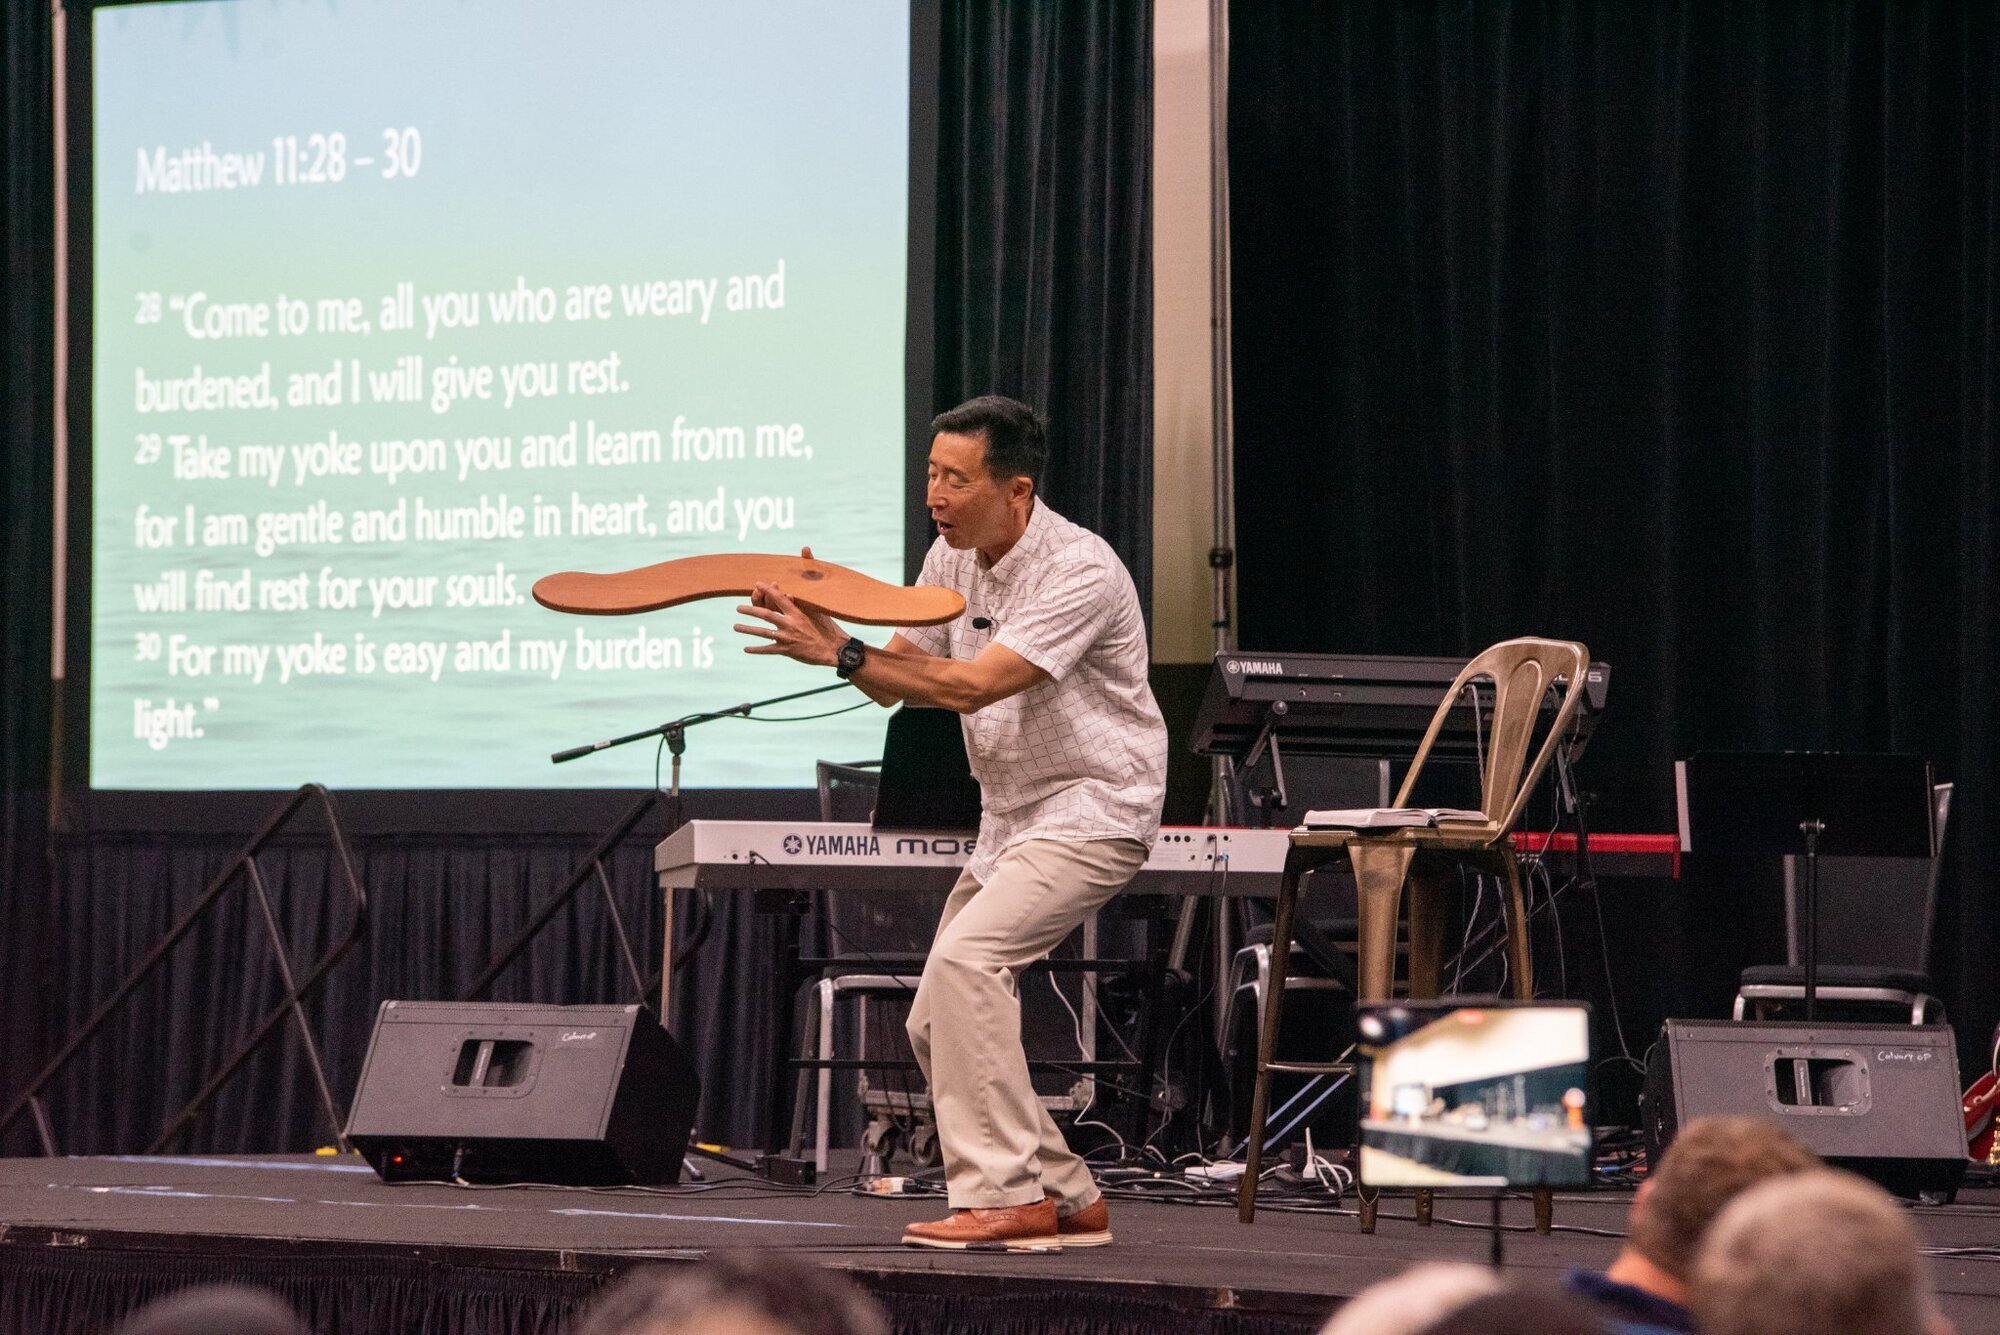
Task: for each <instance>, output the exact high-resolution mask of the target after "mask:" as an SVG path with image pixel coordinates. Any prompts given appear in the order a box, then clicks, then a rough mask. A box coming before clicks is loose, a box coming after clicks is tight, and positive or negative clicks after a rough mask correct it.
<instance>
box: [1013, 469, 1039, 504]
mask: <svg viewBox="0 0 2000 1335" xmlns="http://www.w3.org/2000/svg"><path fill="white" fill-rule="evenodd" d="M1034 494H1035V479H1033V478H1031V477H1028V476H1026V475H1023V476H1020V477H1017V478H1015V479H1014V480H1013V482H1011V483H1010V484H1009V491H1008V498H1009V499H1010V500H1012V501H1013V502H1014V503H1015V504H1017V505H1018V504H1020V503H1022V502H1023V501H1026V500H1028V499H1029V498H1031V497H1032V496H1033V495H1034Z"/></svg>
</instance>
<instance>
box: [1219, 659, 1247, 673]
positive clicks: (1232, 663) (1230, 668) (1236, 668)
mask: <svg viewBox="0 0 2000 1335" xmlns="http://www.w3.org/2000/svg"><path fill="white" fill-rule="evenodd" d="M1222 670H1223V671H1224V672H1230V673H1235V672H1241V671H1242V670H1243V667H1242V665H1241V664H1239V663H1238V662H1237V661H1236V660H1235V659H1233V658H1232V659H1230V660H1229V661H1228V662H1226V663H1224V664H1223V665H1222Z"/></svg>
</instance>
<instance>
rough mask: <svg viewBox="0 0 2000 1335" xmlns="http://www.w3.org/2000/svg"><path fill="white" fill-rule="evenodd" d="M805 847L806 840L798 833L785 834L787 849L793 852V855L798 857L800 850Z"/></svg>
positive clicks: (790, 852)
mask: <svg viewBox="0 0 2000 1335" xmlns="http://www.w3.org/2000/svg"><path fill="white" fill-rule="evenodd" d="M804 847H805V842H804V841H803V840H801V839H800V838H799V837H798V836H797V835H795V834H788V835H786V836H785V851H786V852H787V853H789V854H791V855H792V856H793V857H797V856H798V855H799V850H800V849H802V848H804Z"/></svg>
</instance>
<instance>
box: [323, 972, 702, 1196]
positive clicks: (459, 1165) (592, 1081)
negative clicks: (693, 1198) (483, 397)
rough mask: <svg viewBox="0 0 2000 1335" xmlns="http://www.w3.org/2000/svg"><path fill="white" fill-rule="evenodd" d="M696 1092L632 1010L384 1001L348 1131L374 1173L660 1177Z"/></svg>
mask: <svg viewBox="0 0 2000 1335" xmlns="http://www.w3.org/2000/svg"><path fill="white" fill-rule="evenodd" d="M700 1088H701V1086H700V1081H699V1080H698V1078H697V1077H696V1075H695V1071H694V1067H693V1065H692V1064H691V1063H690V1062H689V1061H688V1058H687V1054H686V1053H684V1052H683V1051H682V1050H681V1046H680V1044H679V1043H677V1042H675V1041H674V1037H673V1035H672V1034H670V1033H668V1032H667V1031H666V1030H665V1029H663V1028H661V1027H660V1025H659V1024H658V1022H657V1021H655V1020H654V1018H653V1016H652V1014H651V1012H649V1011H647V1010H646V1009H645V1008H643V1007H640V1006H533V1005H508V1004H504V1003H470V1002H444V1001H385V1002H383V1003H382V1009H381V1010H380V1011H379V1012H378V1013H377V1015H376V1018H375V1035H374V1037H373V1038H372V1039H370V1040H369V1043H368V1057H367V1060H366V1061H365V1062H364V1063H363V1065H362V1068H361V1082H360V1084H359V1085H358V1086H357V1087H356V1089H355V1091H354V1107H353V1111H352V1112H350V1113H349V1114H348V1118H347V1138H348V1140H349V1141H350V1142H351V1143H352V1144H353V1146H354V1148H355V1149H357V1150H359V1151H360V1152H361V1155H362V1157H363V1158H365V1159H367V1160H368V1162H369V1163H370V1164H372V1165H373V1166H374V1168H375V1171H376V1172H377V1173H380V1174H381V1175H382V1180H383V1181H385V1182H451V1181H465V1182H476V1183H498V1182H554V1183H561V1184H564V1185H569V1186H593V1187H595V1186H619V1185H626V1184H631V1183H641V1184H646V1185H659V1184H664V1183H672V1182H677V1181H679V1180H680V1173H681V1161H682V1157H683V1155H684V1154H685V1153H686V1151H687V1143H688V1130H689V1128H690V1127H691V1126H692V1125H693V1123H694V1112H695V1100H696V1097H697V1095H698V1094H699V1093H700Z"/></svg>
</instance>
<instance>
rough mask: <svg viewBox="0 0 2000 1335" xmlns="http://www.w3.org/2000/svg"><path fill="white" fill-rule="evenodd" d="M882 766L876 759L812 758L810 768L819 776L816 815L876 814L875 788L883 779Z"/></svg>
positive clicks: (843, 818)
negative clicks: (846, 760)
mask: <svg viewBox="0 0 2000 1335" xmlns="http://www.w3.org/2000/svg"><path fill="white" fill-rule="evenodd" d="M881 766H882V762H881V761H879V760H854V761H848V762H846V763H841V762H838V761H832V760H821V761H817V762H815V763H814V766H813V768H814V769H815V770H816V771H817V772H818V776H819V818H820V819H821V820H839V821H867V820H868V819H870V818H871V817H872V816H873V815H874V814H875V790H876V788H878V787H879V786H880V785H881V782H882V776H881V772H880V771H881Z"/></svg>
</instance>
